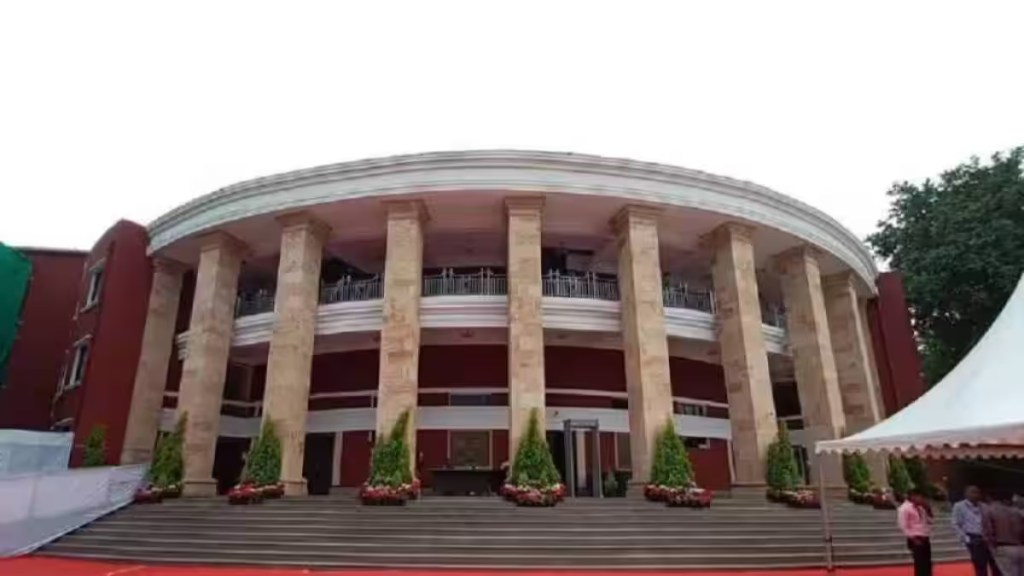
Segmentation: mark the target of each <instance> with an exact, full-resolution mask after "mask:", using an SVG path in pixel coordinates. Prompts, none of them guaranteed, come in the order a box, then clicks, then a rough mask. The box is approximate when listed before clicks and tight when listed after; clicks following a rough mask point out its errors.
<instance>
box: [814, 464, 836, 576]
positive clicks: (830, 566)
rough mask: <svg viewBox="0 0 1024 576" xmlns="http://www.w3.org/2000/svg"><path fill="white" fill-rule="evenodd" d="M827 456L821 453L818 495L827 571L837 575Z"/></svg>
mask: <svg viewBox="0 0 1024 576" xmlns="http://www.w3.org/2000/svg"><path fill="white" fill-rule="evenodd" d="M824 459H825V455H824V454H821V453H819V454H818V457H817V458H816V460H817V461H818V462H817V464H818V495H819V500H820V502H821V522H822V524H823V525H824V533H825V571H826V572H827V573H828V574H835V573H836V566H835V562H834V560H833V558H832V553H833V550H832V524H831V522H830V520H829V516H828V498H827V496H826V494H825V465H824Z"/></svg>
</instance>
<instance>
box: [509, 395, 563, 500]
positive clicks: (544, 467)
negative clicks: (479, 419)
mask: <svg viewBox="0 0 1024 576" xmlns="http://www.w3.org/2000/svg"><path fill="white" fill-rule="evenodd" d="M509 481H510V482H511V483H512V484H514V485H516V486H529V487H531V488H549V487H551V486H554V485H555V484H558V483H560V482H561V481H562V479H561V477H560V475H559V474H558V468H556V467H555V461H554V459H552V458H551V450H549V449H548V443H547V441H546V440H545V439H544V436H543V435H542V434H541V432H540V413H539V411H538V410H537V409H536V408H534V409H533V410H531V411H530V421H529V423H528V424H527V426H526V434H524V435H523V437H522V438H521V439H520V440H519V446H517V447H516V457H515V459H514V460H513V461H512V470H511V473H510V475H509Z"/></svg>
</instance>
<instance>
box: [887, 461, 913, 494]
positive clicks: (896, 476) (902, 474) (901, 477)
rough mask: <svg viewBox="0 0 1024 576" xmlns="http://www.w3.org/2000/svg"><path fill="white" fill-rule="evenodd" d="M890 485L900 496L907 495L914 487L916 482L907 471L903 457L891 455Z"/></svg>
mask: <svg viewBox="0 0 1024 576" xmlns="http://www.w3.org/2000/svg"><path fill="white" fill-rule="evenodd" d="M889 487H891V488H892V491H893V492H894V493H896V494H898V495H900V496H905V495H906V494H907V492H910V489H911V488H913V487H914V482H913V481H912V480H911V479H910V474H908V473H907V466H906V464H905V463H904V462H903V458H899V457H897V456H890V457H889Z"/></svg>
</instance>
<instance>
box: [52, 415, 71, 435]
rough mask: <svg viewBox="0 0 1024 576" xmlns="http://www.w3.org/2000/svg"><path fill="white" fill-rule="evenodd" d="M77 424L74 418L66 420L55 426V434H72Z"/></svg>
mask: <svg viewBox="0 0 1024 576" xmlns="http://www.w3.org/2000/svg"><path fill="white" fill-rule="evenodd" d="M74 424H75V420H74V419H73V418H65V419H63V420H60V421H58V422H57V423H55V424H54V425H53V431H54V432H71V431H72V429H73V427H74Z"/></svg>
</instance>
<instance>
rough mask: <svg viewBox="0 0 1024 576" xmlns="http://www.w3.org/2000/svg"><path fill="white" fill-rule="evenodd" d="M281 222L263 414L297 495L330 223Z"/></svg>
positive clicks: (294, 218)
mask: <svg viewBox="0 0 1024 576" xmlns="http://www.w3.org/2000/svg"><path fill="white" fill-rule="evenodd" d="M280 223H281V226H282V231H281V256H280V261H279V263H278V267H277V294H276V296H275V299H274V328H273V332H272V334H271V338H270V354H269V356H268V359H267V389H266V395H265V398H264V412H263V419H264V421H266V420H268V419H269V420H270V421H272V422H273V423H274V427H275V429H276V431H277V434H278V436H279V437H280V438H281V480H282V482H283V483H284V486H285V493H286V494H289V495H301V494H304V493H305V480H304V479H303V477H302V463H303V450H304V448H305V443H306V412H307V407H308V404H309V378H310V371H311V369H312V364H313V337H314V334H315V331H316V310H317V306H318V304H319V300H320V264H321V261H322V260H323V246H324V241H325V239H326V236H327V232H328V228H327V226H326V225H324V224H322V223H320V222H318V221H316V220H313V219H311V218H309V217H308V216H305V215H302V214H296V215H290V216H288V217H285V218H281V219H280Z"/></svg>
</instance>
